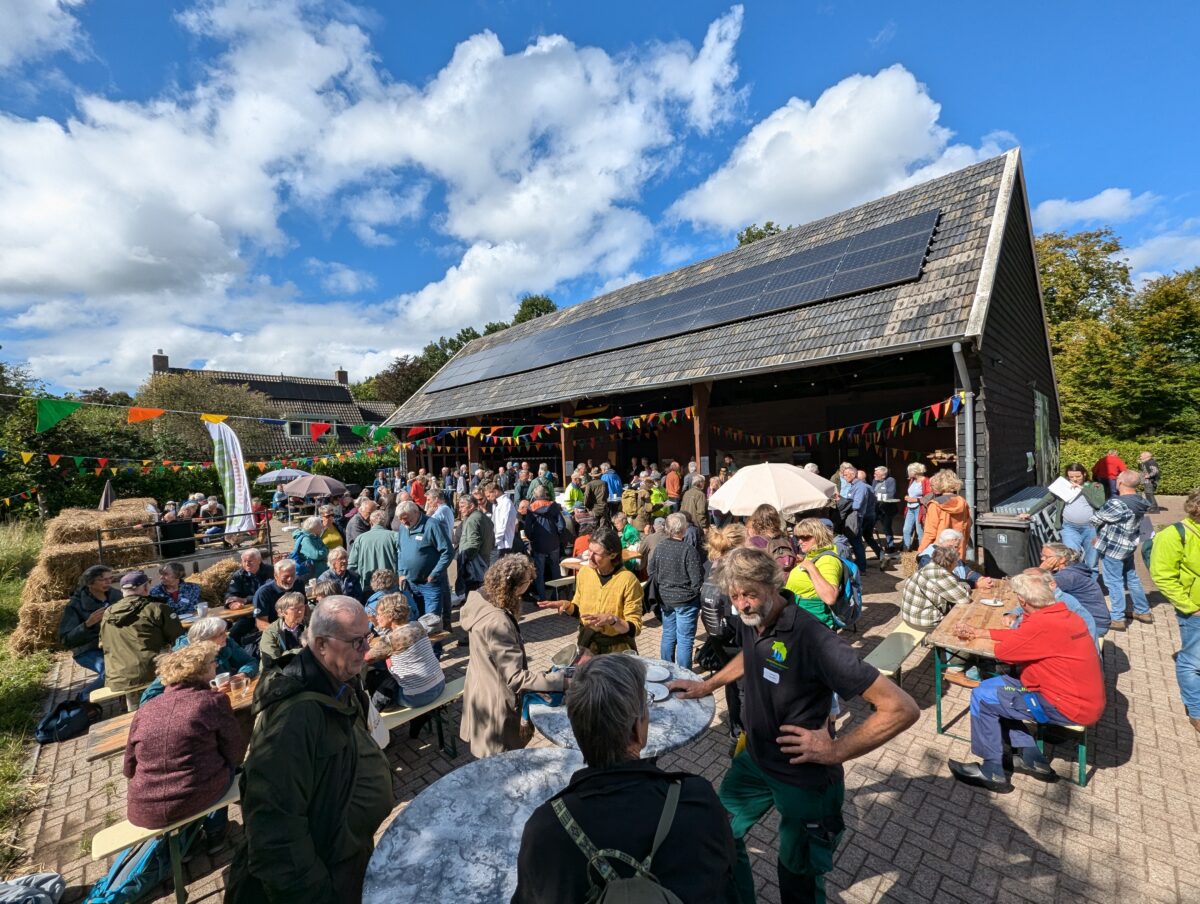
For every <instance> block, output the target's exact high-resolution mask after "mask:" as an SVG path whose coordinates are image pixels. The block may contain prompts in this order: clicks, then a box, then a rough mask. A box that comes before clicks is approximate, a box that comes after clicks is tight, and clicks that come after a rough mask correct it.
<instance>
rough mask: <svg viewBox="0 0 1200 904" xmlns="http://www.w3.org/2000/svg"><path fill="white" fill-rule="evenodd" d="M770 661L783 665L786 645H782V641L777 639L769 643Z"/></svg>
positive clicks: (785, 657) (785, 656)
mask: <svg viewBox="0 0 1200 904" xmlns="http://www.w3.org/2000/svg"><path fill="white" fill-rule="evenodd" d="M770 658H771V661H772V662H773V663H775V664H776V665H783V664H784V662H785V661H786V660H787V647H785V646H784V645H783V641H780V640H777V641H775V642H774V643H773V644H771V657H770Z"/></svg>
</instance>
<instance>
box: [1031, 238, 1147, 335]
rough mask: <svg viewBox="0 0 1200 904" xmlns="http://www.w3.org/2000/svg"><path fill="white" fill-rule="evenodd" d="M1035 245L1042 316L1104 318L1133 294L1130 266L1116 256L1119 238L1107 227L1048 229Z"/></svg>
mask: <svg viewBox="0 0 1200 904" xmlns="http://www.w3.org/2000/svg"><path fill="white" fill-rule="evenodd" d="M1034 247H1035V250H1036V252H1037V261H1038V274H1039V276H1040V277H1041V280H1042V299H1043V301H1044V302H1045V305H1046V318H1047V320H1049V321H1050V323H1052V324H1056V323H1065V322H1066V321H1068V320H1076V319H1078V318H1087V319H1092V320H1099V319H1104V318H1105V317H1107V316H1108V314H1109V313H1110V312H1111V311H1112V310H1113V308H1114V307H1115V306H1117V305H1118V304H1120V303H1121V302H1123V301H1127V300H1128V299H1129V297H1130V296H1131V295H1132V294H1133V283H1132V282H1131V281H1130V279H1129V265H1128V264H1126V263H1125V261H1124V260H1122V259H1120V258H1118V255H1119V254H1120V253H1121V250H1122V249H1121V242H1120V240H1119V239H1118V238H1117V237H1116V235H1114V234H1113V231H1112V229H1110V228H1108V227H1105V228H1103V229H1096V230H1091V231H1086V232H1075V233H1065V232H1046V233H1043V234H1042V235H1039V236H1038V237H1037V238H1036V239H1035V242H1034Z"/></svg>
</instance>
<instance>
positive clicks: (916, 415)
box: [912, 408, 921, 427]
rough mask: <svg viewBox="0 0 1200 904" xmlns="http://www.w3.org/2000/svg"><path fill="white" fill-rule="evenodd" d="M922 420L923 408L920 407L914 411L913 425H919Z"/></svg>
mask: <svg viewBox="0 0 1200 904" xmlns="http://www.w3.org/2000/svg"><path fill="white" fill-rule="evenodd" d="M920 421H921V410H920V409H919V408H918V409H917V410H916V411H914V412H913V413H912V423H913V426H914V427H915V426H917V424H918V423H920Z"/></svg>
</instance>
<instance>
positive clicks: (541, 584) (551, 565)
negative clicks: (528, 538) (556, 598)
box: [531, 550, 562, 600]
mask: <svg viewBox="0 0 1200 904" xmlns="http://www.w3.org/2000/svg"><path fill="white" fill-rule="evenodd" d="M531 558H532V559H533V592H534V594H535V595H536V596H537V598H538V599H539V600H544V599H547V598H548V597H547V596H546V582H547V581H553V580H556V579H558V578H560V577H562V569H560V568H559V566H558V563H559V561H560V560H561V559H562V553H560V552H558V551H557V550H554V551H552V552H535V553H533V554H532V556H531Z"/></svg>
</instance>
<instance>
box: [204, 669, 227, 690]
mask: <svg viewBox="0 0 1200 904" xmlns="http://www.w3.org/2000/svg"><path fill="white" fill-rule="evenodd" d="M231 681H233V676H232V675H230V674H229V673H228V672H222V673H221V674H220V675H218V676H217V677H216V678H214V679H213V680H212V681H210V682H208V685H209V687H211V688H212V689H213V690H214V691H227V690H229V684H230V682H231Z"/></svg>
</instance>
